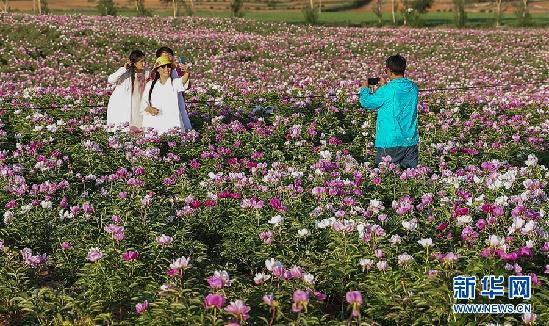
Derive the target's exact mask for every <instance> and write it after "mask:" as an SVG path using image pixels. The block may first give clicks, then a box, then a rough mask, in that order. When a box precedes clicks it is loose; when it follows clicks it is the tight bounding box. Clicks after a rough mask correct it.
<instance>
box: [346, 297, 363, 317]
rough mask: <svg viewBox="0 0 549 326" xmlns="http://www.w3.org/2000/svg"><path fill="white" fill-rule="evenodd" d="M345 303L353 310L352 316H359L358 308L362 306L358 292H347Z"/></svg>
mask: <svg viewBox="0 0 549 326" xmlns="http://www.w3.org/2000/svg"><path fill="white" fill-rule="evenodd" d="M345 298H346V299H347V302H348V303H350V304H351V307H352V309H353V312H352V316H353V317H358V316H360V306H361V305H362V294H361V293H360V292H359V291H349V292H347V294H346V295H345Z"/></svg>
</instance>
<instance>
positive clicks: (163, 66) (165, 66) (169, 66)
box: [158, 63, 171, 69]
mask: <svg viewBox="0 0 549 326" xmlns="http://www.w3.org/2000/svg"><path fill="white" fill-rule="evenodd" d="M158 68H162V69H164V68H171V64H169V63H167V64H165V65H161V66H158Z"/></svg>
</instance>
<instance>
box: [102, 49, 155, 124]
mask: <svg viewBox="0 0 549 326" xmlns="http://www.w3.org/2000/svg"><path fill="white" fill-rule="evenodd" d="M148 77H149V71H148V70H146V69H145V54H144V53H143V52H142V51H140V50H134V51H132V52H131V54H130V57H129V59H128V61H127V63H126V64H125V65H124V67H121V68H120V69H118V70H117V71H116V72H114V73H113V74H111V75H110V76H109V77H108V79H107V80H108V82H109V84H111V85H114V87H115V88H114V91H113V92H112V95H111V97H110V98H109V104H108V106H107V126H109V127H122V126H126V125H128V124H129V126H130V130H132V129H136V130H137V129H138V128H141V127H142V124H143V116H142V114H141V102H142V95H143V89H144V88H145V81H146V80H147V78H148Z"/></svg>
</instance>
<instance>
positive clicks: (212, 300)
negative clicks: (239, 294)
mask: <svg viewBox="0 0 549 326" xmlns="http://www.w3.org/2000/svg"><path fill="white" fill-rule="evenodd" d="M224 305H225V298H224V297H223V296H222V295H221V294H217V293H210V294H208V295H207V296H206V297H205V298H204V307H206V309H212V308H217V309H221V308H222V307H223V306H224Z"/></svg>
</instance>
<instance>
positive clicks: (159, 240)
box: [156, 234, 173, 246]
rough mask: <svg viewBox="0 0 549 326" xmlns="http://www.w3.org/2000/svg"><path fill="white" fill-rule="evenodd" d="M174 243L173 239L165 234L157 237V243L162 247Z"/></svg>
mask: <svg viewBox="0 0 549 326" xmlns="http://www.w3.org/2000/svg"><path fill="white" fill-rule="evenodd" d="M172 241H173V238H172V237H170V236H167V235H165V234H162V235H160V236H158V237H156V243H158V244H159V245H161V246H167V245H169V244H170V243H172Z"/></svg>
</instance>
